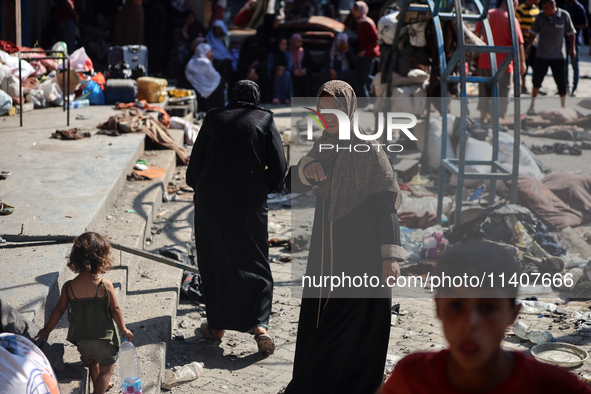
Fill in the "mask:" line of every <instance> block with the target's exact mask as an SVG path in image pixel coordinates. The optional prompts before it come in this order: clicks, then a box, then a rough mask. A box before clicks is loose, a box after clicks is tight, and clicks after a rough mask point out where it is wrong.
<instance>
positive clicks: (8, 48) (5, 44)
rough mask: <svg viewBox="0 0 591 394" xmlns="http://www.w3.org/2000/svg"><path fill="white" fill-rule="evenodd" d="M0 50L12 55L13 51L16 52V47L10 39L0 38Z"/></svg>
mask: <svg viewBox="0 0 591 394" xmlns="http://www.w3.org/2000/svg"><path fill="white" fill-rule="evenodd" d="M0 50H2V51H4V52H6V53H8V54H9V55H12V54H13V53H15V52H18V47H17V46H16V45H14V44H13V43H12V42H10V41H3V40H0Z"/></svg>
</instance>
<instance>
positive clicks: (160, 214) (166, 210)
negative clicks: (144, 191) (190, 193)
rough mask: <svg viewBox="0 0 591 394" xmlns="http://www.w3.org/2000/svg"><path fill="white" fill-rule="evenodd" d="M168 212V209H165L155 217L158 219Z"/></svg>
mask: <svg viewBox="0 0 591 394" xmlns="http://www.w3.org/2000/svg"><path fill="white" fill-rule="evenodd" d="M168 211H169V209H168V208H166V209H165V210H164V211H162V212H158V215H156V216H158V217H160V216H164V215H166V214H167V213H168Z"/></svg>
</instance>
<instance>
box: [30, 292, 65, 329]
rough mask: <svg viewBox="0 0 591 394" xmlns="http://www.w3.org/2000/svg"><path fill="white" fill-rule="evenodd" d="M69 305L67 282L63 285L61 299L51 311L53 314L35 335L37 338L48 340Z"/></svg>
mask: <svg viewBox="0 0 591 394" xmlns="http://www.w3.org/2000/svg"><path fill="white" fill-rule="evenodd" d="M67 307H68V293H67V289H66V284H64V285H63V286H62V292H61V294H60V299H59V300H58V302H57V305H56V306H55V308H53V311H51V316H49V320H48V321H47V324H45V327H43V328H42V329H41V330H39V332H38V333H37V335H35V339H45V340H47V338H48V337H49V334H50V333H51V332H52V331H53V329H54V328H55V326H56V325H57V323H58V322H59V321H60V319H61V318H62V315H63V314H64V312H65V311H66V308H67Z"/></svg>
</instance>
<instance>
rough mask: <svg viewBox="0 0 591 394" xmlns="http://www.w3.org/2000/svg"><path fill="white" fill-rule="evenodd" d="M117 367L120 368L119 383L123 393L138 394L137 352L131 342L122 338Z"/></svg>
mask: <svg viewBox="0 0 591 394" xmlns="http://www.w3.org/2000/svg"><path fill="white" fill-rule="evenodd" d="M119 368H120V370H121V385H122V386H123V394H138V393H141V392H142V380H141V377H140V366H139V363H138V361H137V352H136V350H135V346H133V343H131V342H129V341H128V340H127V339H123V343H122V344H121V348H120V349H119Z"/></svg>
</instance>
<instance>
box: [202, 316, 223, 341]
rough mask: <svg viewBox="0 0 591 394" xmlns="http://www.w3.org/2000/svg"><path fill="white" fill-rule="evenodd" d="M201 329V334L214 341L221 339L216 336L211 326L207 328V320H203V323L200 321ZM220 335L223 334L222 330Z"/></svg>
mask: <svg viewBox="0 0 591 394" xmlns="http://www.w3.org/2000/svg"><path fill="white" fill-rule="evenodd" d="M199 328H200V329H201V332H202V333H203V336H204V337H205V338H207V339H211V340H214V341H221V340H222V337H220V336H217V335H215V334H214V333H213V331H212V330H211V328H209V323H208V322H207V321H204V322H203V323H201V327H199ZM222 336H224V331H222Z"/></svg>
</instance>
